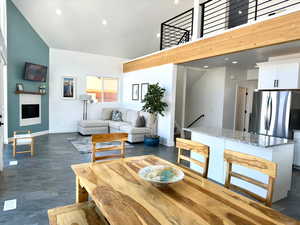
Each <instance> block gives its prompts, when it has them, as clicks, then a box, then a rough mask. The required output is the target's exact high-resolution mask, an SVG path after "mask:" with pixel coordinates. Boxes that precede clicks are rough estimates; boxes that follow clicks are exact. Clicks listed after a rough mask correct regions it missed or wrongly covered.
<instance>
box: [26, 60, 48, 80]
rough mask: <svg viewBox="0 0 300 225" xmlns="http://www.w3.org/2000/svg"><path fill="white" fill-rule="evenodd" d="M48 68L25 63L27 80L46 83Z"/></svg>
mask: <svg viewBox="0 0 300 225" xmlns="http://www.w3.org/2000/svg"><path fill="white" fill-rule="evenodd" d="M47 71H48V67H47V66H43V65H37V64H33V63H25V75H24V79H25V80H31V81H39V82H46V80H47Z"/></svg>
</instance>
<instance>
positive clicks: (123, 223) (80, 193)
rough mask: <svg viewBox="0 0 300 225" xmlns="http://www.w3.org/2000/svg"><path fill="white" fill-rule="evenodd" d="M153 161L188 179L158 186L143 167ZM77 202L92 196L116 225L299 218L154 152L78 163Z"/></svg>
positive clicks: (245, 224)
mask: <svg viewBox="0 0 300 225" xmlns="http://www.w3.org/2000/svg"><path fill="white" fill-rule="evenodd" d="M150 165H171V166H174V167H178V168H180V169H181V170H182V171H183V172H184V174H185V177H184V179H183V180H182V181H179V182H177V183H174V184H169V185H166V186H156V185H153V184H152V183H149V182H147V181H145V180H143V179H141V178H140V177H139V175H138V171H139V170H140V169H141V168H143V167H146V166H150ZM72 169H73V171H74V173H75V175H76V201H77V202H78V203H79V202H85V201H88V199H89V197H90V198H91V199H92V200H93V201H94V202H95V204H96V205H97V207H98V209H99V210H100V211H101V213H102V214H103V215H104V216H105V218H106V220H107V221H108V222H109V224H111V225H158V224H160V225H197V224H201V225H206V224H210V225H222V224H224V225H225V224H239V225H252V224H257V225H271V224H285V225H286V224H300V222H299V221H297V220H295V219H293V218H290V217H288V216H285V215H283V214H281V213H280V212H278V211H276V210H274V209H272V208H269V207H267V206H264V205H263V204H261V203H258V202H256V201H253V200H251V199H249V198H246V197H244V196H242V195H240V194H237V193H235V192H232V191H230V190H228V189H226V188H224V187H223V186H221V185H219V184H216V183H214V182H212V181H210V180H208V179H204V178H202V177H201V176H200V175H198V174H197V173H196V172H193V171H191V170H189V169H185V168H182V167H180V166H178V165H175V164H172V163H170V162H168V161H165V160H163V159H161V158H159V157H156V156H153V155H146V156H139V157H131V158H124V159H118V160H112V161H105V162H96V163H85V164H78V165H72Z"/></svg>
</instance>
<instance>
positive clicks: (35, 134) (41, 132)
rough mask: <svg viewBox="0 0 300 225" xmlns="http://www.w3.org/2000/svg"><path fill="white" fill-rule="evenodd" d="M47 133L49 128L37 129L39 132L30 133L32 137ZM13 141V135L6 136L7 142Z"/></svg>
mask: <svg viewBox="0 0 300 225" xmlns="http://www.w3.org/2000/svg"><path fill="white" fill-rule="evenodd" d="M46 134H49V130H44V131H39V132H35V133H32V134H31V135H32V136H33V137H37V136H42V135H46ZM12 141H13V137H10V138H8V143H9V142H12Z"/></svg>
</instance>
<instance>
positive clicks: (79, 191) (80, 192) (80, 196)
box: [76, 177, 89, 203]
mask: <svg viewBox="0 0 300 225" xmlns="http://www.w3.org/2000/svg"><path fill="white" fill-rule="evenodd" d="M88 200H89V193H88V192H87V191H86V190H85V188H84V187H81V185H80V180H79V178H78V177H76V203H80V202H86V201H88Z"/></svg>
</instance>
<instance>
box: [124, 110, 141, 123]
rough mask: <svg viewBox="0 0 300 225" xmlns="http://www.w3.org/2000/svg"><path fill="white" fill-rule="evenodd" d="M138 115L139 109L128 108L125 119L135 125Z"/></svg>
mask: <svg viewBox="0 0 300 225" xmlns="http://www.w3.org/2000/svg"><path fill="white" fill-rule="evenodd" d="M138 116H139V114H138V111H135V110H128V111H127V118H126V120H124V121H126V122H128V123H130V124H131V125H133V126H134V125H135V123H136V120H137V118H138Z"/></svg>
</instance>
